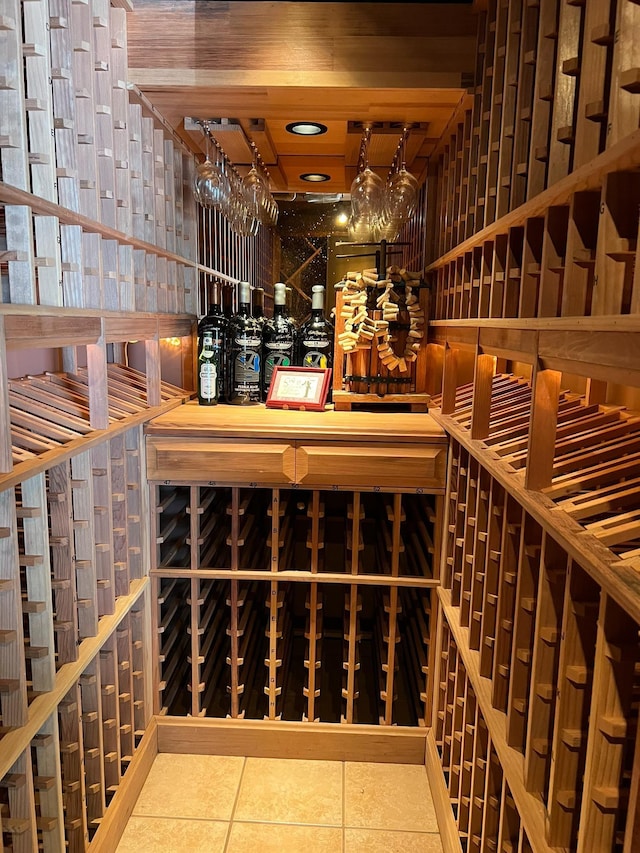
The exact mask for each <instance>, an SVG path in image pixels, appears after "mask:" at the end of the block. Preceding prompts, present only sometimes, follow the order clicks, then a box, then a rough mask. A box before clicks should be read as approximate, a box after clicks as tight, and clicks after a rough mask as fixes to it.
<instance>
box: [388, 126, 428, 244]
mask: <svg viewBox="0 0 640 853" xmlns="http://www.w3.org/2000/svg"><path fill="white" fill-rule="evenodd" d="M406 134H407V129H406V128H405V129H404V132H403V136H402V141H401V143H400V148H401V152H402V159H401V167H400V169H396V170H395V171H394V172H393V174H391V175H390V176H389V178H388V180H387V185H386V187H385V194H384V218H385V221H386V222H389V223H391V222H394V223H396V225H397V226H398V230H400V228H401V227H402V225H404V223H405V222H407V221H408V220H409V219H411V217H412V216H413V214H414V213H415V212H416V208H417V206H418V190H419V186H420V185H419V184H418V181H417V180H416V179H415V178H414V176H413V175H412V174H411V173H410V172H408V171H407V165H406V160H405V146H406Z"/></svg>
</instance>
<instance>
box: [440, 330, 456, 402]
mask: <svg viewBox="0 0 640 853" xmlns="http://www.w3.org/2000/svg"><path fill="white" fill-rule="evenodd" d="M457 387H458V352H457V350H455V349H452V348H451V347H450V346H449V345H448V344H446V345H445V351H444V367H443V370H442V414H443V415H450V414H452V413H453V412H454V411H455V408H456V390H457Z"/></svg>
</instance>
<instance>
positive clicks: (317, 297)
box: [311, 284, 324, 311]
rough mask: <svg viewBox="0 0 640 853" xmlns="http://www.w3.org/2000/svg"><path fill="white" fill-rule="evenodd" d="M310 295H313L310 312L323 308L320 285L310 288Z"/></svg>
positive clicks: (322, 293)
mask: <svg viewBox="0 0 640 853" xmlns="http://www.w3.org/2000/svg"><path fill="white" fill-rule="evenodd" d="M311 293H312V294H313V296H312V298H311V310H312V311H313V310H317V309H318V308H324V287H323V286H322V285H321V284H314V286H313V287H312V288H311Z"/></svg>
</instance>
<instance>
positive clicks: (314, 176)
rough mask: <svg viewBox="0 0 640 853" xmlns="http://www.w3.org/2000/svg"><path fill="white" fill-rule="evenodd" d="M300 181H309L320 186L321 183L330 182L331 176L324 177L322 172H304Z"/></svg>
mask: <svg viewBox="0 0 640 853" xmlns="http://www.w3.org/2000/svg"><path fill="white" fill-rule="evenodd" d="M300 178H301V180H303V181H309V182H310V183H312V184H314V183H315V184H320V183H322V182H323V181H330V180H331V175H325V174H324V172H305V173H304V174H302V175H300Z"/></svg>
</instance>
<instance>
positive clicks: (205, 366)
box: [198, 293, 227, 406]
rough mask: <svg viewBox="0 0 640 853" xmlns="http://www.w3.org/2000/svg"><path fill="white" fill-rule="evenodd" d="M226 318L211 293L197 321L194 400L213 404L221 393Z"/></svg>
mask: <svg viewBox="0 0 640 853" xmlns="http://www.w3.org/2000/svg"><path fill="white" fill-rule="evenodd" d="M226 351H227V320H226V318H225V317H224V315H223V314H222V311H221V308H220V302H219V299H218V296H217V294H215V293H214V296H213V301H212V302H211V304H210V306H209V311H208V312H207V314H206V315H205V316H204V317H203V318H202V320H201V321H200V324H199V325H198V403H200V405H201V406H215V405H216V403H218V402H219V401H220V400H222V399H224V395H225V381H224V377H225V368H226Z"/></svg>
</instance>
